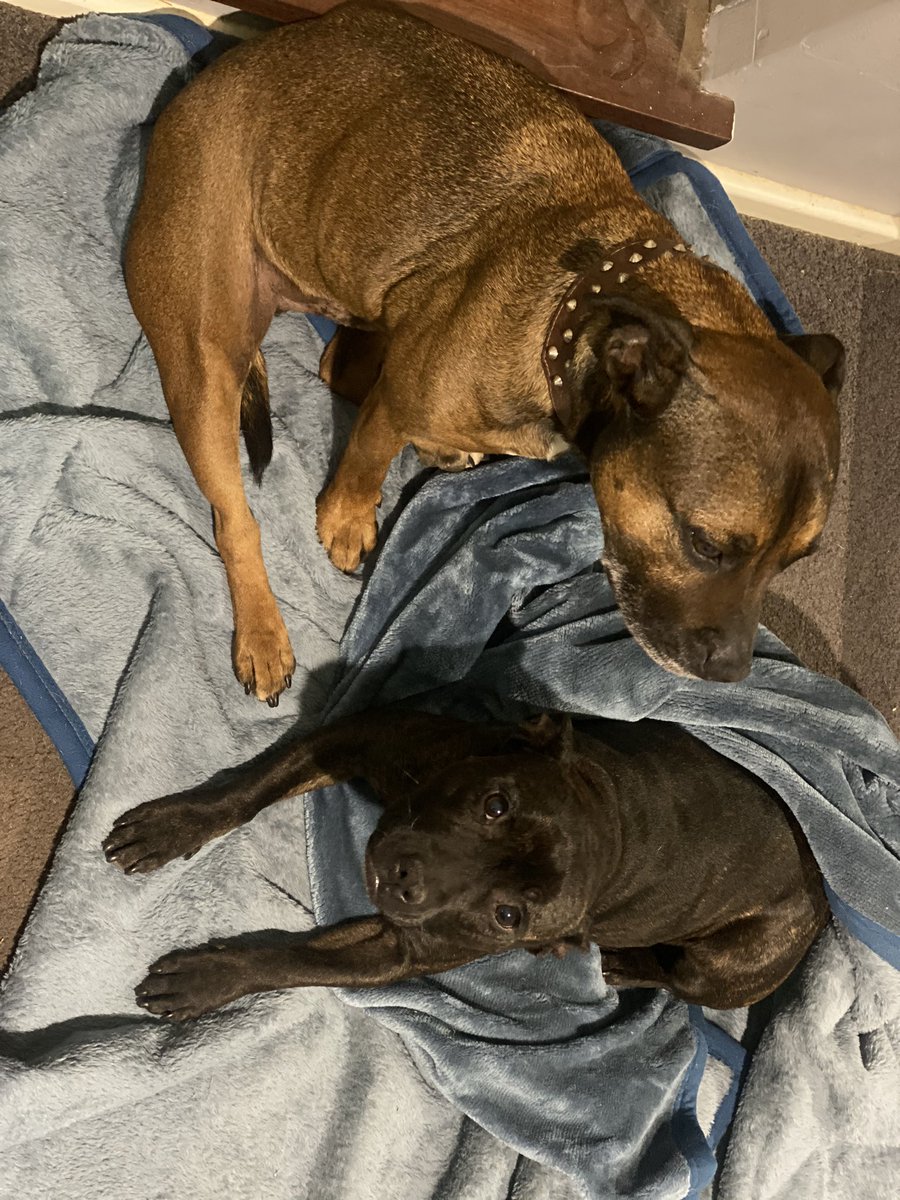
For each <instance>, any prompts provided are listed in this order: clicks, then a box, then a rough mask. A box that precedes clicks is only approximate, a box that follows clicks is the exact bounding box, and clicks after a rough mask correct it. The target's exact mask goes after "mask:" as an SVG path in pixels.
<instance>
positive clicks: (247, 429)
mask: <svg viewBox="0 0 900 1200" xmlns="http://www.w3.org/2000/svg"><path fill="white" fill-rule="evenodd" d="M241 433H242V434H243V435H244V445H245V446H246V447H247V455H248V457H249V458H250V470H251V471H252V472H253V478H254V479H255V480H256V485H257V487H258V486H259V485H260V484H261V483H262V477H263V472H264V471H265V469H266V467H267V466H268V465H269V463H270V462H271V461H272V415H271V413H270V412H269V376H268V374H267V373H266V360H265V359H264V358H263V356H262V351H261V350H257V351H256V354H255V355H254V356H253V359H252V361H251V363H250V370H249V371H248V372H247V378H246V379H245V380H244V390H243V392H242V393H241Z"/></svg>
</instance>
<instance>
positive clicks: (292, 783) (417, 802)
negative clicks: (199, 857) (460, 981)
mask: <svg viewBox="0 0 900 1200" xmlns="http://www.w3.org/2000/svg"><path fill="white" fill-rule="evenodd" d="M353 777H363V778H365V779H367V780H368V781H369V782H370V783H371V784H372V785H373V786H374V787H375V789H376V791H377V792H378V795H379V798H380V800H381V802H382V803H383V805H384V815H383V816H382V818H381V820H380V822H379V824H378V828H377V829H376V831H375V833H374V834H373V835H372V837H371V838H370V840H369V845H368V849H367V851H366V865H365V872H366V885H367V889H368V892H369V897H370V899H371V901H372V903H373V905H374V906H375V907H376V909H377V910H378V914H377V915H376V916H367V917H359V918H356V919H354V920H352V921H348V922H345V923H344V924H342V925H337V926H334V927H332V928H329V929H323V930H318V931H316V932H315V933H313V934H300V935H293V936H292V937H288V936H287V935H285V934H280V935H278V937H277V939H276V940H273V939H271V938H268V939H267V938H266V937H265V936H264V935H260V938H259V939H258V941H257V944H256V945H238V944H232V945H227V946H225V945H218V946H208V947H201V948H198V949H194V950H185V951H178V952H176V953H174V954H170V955H167V956H166V957H165V958H163V959H161V960H160V961H159V962H158V963H156V964H155V965H154V966H153V967H151V969H150V973H149V975H148V976H147V978H146V979H145V980H144V982H143V983H142V984H141V985H140V986H139V987H138V989H137V995H138V1003H139V1004H141V1005H143V1007H144V1008H147V1009H149V1011H150V1012H154V1013H158V1014H160V1015H162V1016H166V1017H169V1018H174V1019H178V1020H180V1019H183V1018H185V1017H192V1016H197V1015H198V1014H199V1013H201V1012H206V1011H207V1010H208V1009H210V1008H217V1007H218V1006H219V1005H221V1004H225V1003H227V1001H229V1000H233V999H234V998H235V997H236V996H242V995H244V994H245V993H247V992H261V991H267V990H269V989H272V988H281V987H302V986H313V985H319V986H332V987H337V986H348V987H365V986H372V985H376V984H384V983H391V982H393V981H394V980H398V979H406V978H409V977H411V976H416V975H426V974H433V973H435V972H438V971H443V970H446V969H448V968H449V967H454V966H459V965H461V964H463V963H467V962H472V961H473V960H474V959H477V958H482V957H484V956H485V955H488V954H498V953H500V952H502V951H504V950H510V949H513V948H515V947H520V948H524V949H528V950H532V951H534V952H535V953H539V952H543V951H555V952H556V953H559V954H561V953H564V952H565V951H566V950H567V949H568V948H570V947H571V946H580V947H587V946H588V945H589V944H590V943H591V942H595V943H597V944H598V945H599V946H600V947H601V950H602V967H603V973H604V975H605V977H606V980H607V982H609V983H611V984H612V985H613V986H615V987H623V988H624V987H664V988H668V989H669V990H671V991H672V992H674V993H675V994H676V995H677V996H681V997H682V998H683V999H685V1000H688V1001H690V1002H692V1003H695V1004H709V1005H712V1006H714V1007H720V1008H733V1007H736V1006H739V1005H744V1004H750V1003H752V1002H753V1001H754V1000H758V999H761V998H762V997H763V996H766V995H768V994H769V993H770V992H771V991H773V990H774V989H775V988H776V987H777V986H778V984H779V983H781V981H782V980H783V979H785V978H786V976H787V975H788V974H789V973H790V972H791V971H792V970H793V968H794V967H795V966H796V964H797V963H798V962H799V961H800V959H801V957H802V956H803V954H804V953H805V952H806V950H807V948H808V947H809V945H810V943H811V942H812V940H813V938H814V937H815V935H816V934H817V933H818V931H819V930H820V929H821V928H822V926H823V924H824V923H825V921H826V919H827V916H828V904H827V902H826V899H825V893H824V890H823V887H822V877H821V875H820V873H819V870H818V867H817V866H816V862H815V859H814V858H813V856H812V853H811V852H810V849H809V846H808V845H807V843H806V840H805V839H804V837H803V834H802V832H801V831H800V827H799V826H798V825H797V822H796V821H795V820H794V818H793V817H792V816H791V815H790V813H789V812H788V810H787V809H786V808H785V807H784V805H783V804H782V803H781V801H780V800H779V798H778V797H777V796H776V795H775V793H774V792H772V790H771V789H770V788H769V787H767V786H766V785H765V784H764V783H762V782H761V781H760V780H758V779H756V778H754V777H753V776H752V775H750V774H749V773H748V772H747V771H745V770H744V769H743V768H742V767H739V766H737V765H736V764H735V763H733V762H730V761H729V760H728V759H725V758H722V757H720V756H719V755H718V754H716V753H715V752H714V751H713V750H710V749H709V748H708V747H707V746H705V745H704V744H703V743H702V742H700V741H698V740H697V739H696V738H694V737H692V736H691V735H689V734H688V733H686V732H685V731H684V730H682V729H679V728H678V727H677V726H675V725H667V724H664V723H662V722H659V721H642V722H638V723H637V724H628V723H623V722H618V721H599V720H598V721H589V722H586V723H584V724H583V725H581V726H580V727H579V730H578V732H576V733H573V730H572V724H571V721H570V720H569V718H567V717H565V718H559V717H553V716H551V715H549V714H544V715H543V716H541V717H539V718H536V719H534V720H532V721H529V722H526V723H525V724H524V725H523V726H520V727H516V726H498V725H471V724H468V723H466V722H464V721H455V720H451V719H449V718H446V717H436V716H430V715H428V714H427V713H397V712H391V711H389V710H388V711H383V712H373V713H364V714H362V715H360V716H358V717H352V718H350V719H348V720H345V721H343V722H340V723H336V724H335V725H332V726H330V727H328V728H326V729H323V730H320V731H318V732H316V733H314V734H312V735H311V736H310V737H308V738H305V739H304V740H303V741H302V742H299V743H297V744H295V745H293V746H284V745H282V746H279V747H276V748H275V749H273V750H270V751H269V752H268V753H267V754H265V755H263V757H262V758H261V759H259V760H257V761H256V762H254V763H250V764H248V765H247V766H245V767H242V768H240V769H239V770H238V771H237V772H236V773H234V774H232V776H231V777H230V778H229V779H228V780H227V781H225V782H220V783H211V784H208V785H206V786H205V787H201V788H196V789H194V790H192V791H189V792H181V793H180V794H178V795H174V796H165V797H163V798H161V799H159V800H153V801H150V802H149V803H147V804H142V805H140V806H139V807H137V808H135V809H132V810H131V811H130V812H126V813H124V814H123V815H122V816H121V817H120V818H119V819H118V820H117V821H116V822H115V825H114V826H113V829H112V830H111V832H110V834H109V836H108V837H107V838H106V840H105V841H104V843H103V846H104V850H105V852H106V857H107V858H108V859H109V860H110V861H111V862H115V863H116V864H117V865H118V866H120V867H121V868H122V869H123V870H124V871H126V872H127V873H134V872H146V871H153V870H156V869H157V868H159V867H161V866H162V865H163V864H164V863H167V862H169V861H170V860H172V859H174V858H177V857H179V856H181V855H185V856H187V857H190V856H191V855H192V854H194V853H196V851H197V850H199V849H200V847H201V846H203V845H204V844H205V843H206V842H208V841H210V840H211V839H212V838H214V837H218V836H221V835H222V834H224V833H227V832H228V831H229V830H231V829H234V828H236V827H237V826H238V825H241V824H243V823H244V822H245V821H249V820H251V819H252V818H253V817H254V816H255V815H256V814H257V813H258V812H260V811H261V810H262V809H263V808H265V807H267V806H268V805H270V804H273V803H275V802H276V801H277V800H279V799H281V798H283V797H286V796H291V795H299V794H302V793H304V792H310V791H313V790H314V789H317V788H321V787H325V786H327V785H328V784H330V783H334V782H335V781H337V780H343V779H351V778H353Z"/></svg>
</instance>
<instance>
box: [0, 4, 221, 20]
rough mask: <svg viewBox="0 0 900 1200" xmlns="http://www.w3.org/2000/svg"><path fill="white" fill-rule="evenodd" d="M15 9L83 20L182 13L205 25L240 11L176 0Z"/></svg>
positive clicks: (32, 5) (31, 5) (47, 5)
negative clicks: (99, 14) (91, 16)
mask: <svg viewBox="0 0 900 1200" xmlns="http://www.w3.org/2000/svg"><path fill="white" fill-rule="evenodd" d="M6 2H7V3H9V4H13V5H15V7H16V8H25V9H27V10H28V11H29V12H36V13H42V14H43V15H44V16H46V17H57V18H63V17H83V16H84V15H85V13H91V12H106V13H120V14H122V15H125V16H127V15H129V14H132V13H152V12H165V13H181V14H182V15H183V16H186V17H193V18H194V20H195V21H200V22H201V23H202V24H203V25H212V24H214V23H215V22H217V21H220V20H222V19H223V18H225V17H228V16H230V15H231V14H232V13H235V12H237V9H234V8H229V7H228V6H227V5H225V4H217V3H216V2H215V0H185V2H184V3H181V4H178V3H175V2H174V0H98V3H96V4H91V3H90V2H89V0H6Z"/></svg>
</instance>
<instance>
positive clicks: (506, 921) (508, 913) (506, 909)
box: [494, 904, 522, 929]
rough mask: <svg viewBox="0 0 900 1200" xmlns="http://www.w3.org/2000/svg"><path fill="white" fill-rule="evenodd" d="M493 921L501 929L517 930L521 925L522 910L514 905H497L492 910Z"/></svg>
mask: <svg viewBox="0 0 900 1200" xmlns="http://www.w3.org/2000/svg"><path fill="white" fill-rule="evenodd" d="M494 920H495V921H496V922H497V924H498V925H499V926H500V928H501V929H518V927H519V926H520V925H521V924H522V910H521V908H516V906H515V905H514V904H498V905H497V907H496V908H495V909H494Z"/></svg>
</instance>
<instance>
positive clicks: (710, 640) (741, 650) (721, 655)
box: [695, 629, 753, 683]
mask: <svg viewBox="0 0 900 1200" xmlns="http://www.w3.org/2000/svg"><path fill="white" fill-rule="evenodd" d="M697 642H698V645H697V654H696V656H695V662H696V664H697V665H696V668H695V673H696V674H697V675H698V676H699V677H700V678H701V679H708V680H710V681H711V682H713V683H737V681H738V680H739V679H745V678H746V676H747V675H749V674H750V663H751V657H752V654H753V646H752V643H751V644H750V645H748V644H747V641H746V639H745V638H743V637H732V636H729V635H728V634H727V633H725V632H724V631H723V630H721V629H701V630H699V631H698V634H697Z"/></svg>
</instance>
